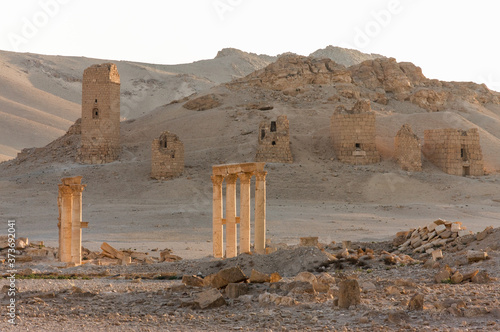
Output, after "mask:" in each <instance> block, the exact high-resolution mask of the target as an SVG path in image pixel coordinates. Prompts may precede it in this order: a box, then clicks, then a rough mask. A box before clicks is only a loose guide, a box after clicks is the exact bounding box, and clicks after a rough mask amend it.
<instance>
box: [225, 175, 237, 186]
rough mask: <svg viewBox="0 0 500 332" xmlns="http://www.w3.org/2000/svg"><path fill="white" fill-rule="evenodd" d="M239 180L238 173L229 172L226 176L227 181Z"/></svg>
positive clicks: (230, 182)
mask: <svg viewBox="0 0 500 332" xmlns="http://www.w3.org/2000/svg"><path fill="white" fill-rule="evenodd" d="M236 180H238V174H229V175H227V176H226V183H229V184H235V183H236Z"/></svg>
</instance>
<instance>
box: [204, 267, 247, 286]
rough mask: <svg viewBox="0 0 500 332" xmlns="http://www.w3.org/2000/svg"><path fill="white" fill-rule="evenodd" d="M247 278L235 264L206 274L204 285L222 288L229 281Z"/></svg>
mask: <svg viewBox="0 0 500 332" xmlns="http://www.w3.org/2000/svg"><path fill="white" fill-rule="evenodd" d="M247 279H248V278H247V277H246V276H245V274H244V273H243V271H242V270H241V269H240V268H239V267H237V266H235V267H230V268H227V269H223V270H220V271H219V272H217V273H214V274H211V275H208V276H206V277H205V279H204V281H205V282H204V283H205V285H206V286H211V287H213V288H222V287H226V286H227V285H228V284H230V283H237V282H241V281H245V280H247Z"/></svg>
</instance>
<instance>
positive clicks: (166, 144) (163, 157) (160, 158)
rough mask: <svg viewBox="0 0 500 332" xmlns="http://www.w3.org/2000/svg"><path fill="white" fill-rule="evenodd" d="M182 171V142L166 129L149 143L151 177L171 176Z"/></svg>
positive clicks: (177, 174)
mask: <svg viewBox="0 0 500 332" xmlns="http://www.w3.org/2000/svg"><path fill="white" fill-rule="evenodd" d="M183 171H184V144H183V143H182V142H181V141H180V139H179V137H177V135H175V134H171V133H169V132H168V131H165V132H163V133H162V134H161V135H160V137H159V138H155V139H154V140H153V143H152V144H151V177H152V178H154V179H158V180H159V179H162V178H172V177H176V176H179V175H181V174H182V172H183Z"/></svg>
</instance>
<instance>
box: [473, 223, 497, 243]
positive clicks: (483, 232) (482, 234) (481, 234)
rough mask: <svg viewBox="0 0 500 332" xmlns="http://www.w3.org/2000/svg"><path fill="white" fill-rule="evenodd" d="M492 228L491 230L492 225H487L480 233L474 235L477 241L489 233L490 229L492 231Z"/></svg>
mask: <svg viewBox="0 0 500 332" xmlns="http://www.w3.org/2000/svg"><path fill="white" fill-rule="evenodd" d="M492 230H493V227H492V226H488V227H486V228H485V229H484V231H482V232H480V233H478V234H477V235H476V240H478V241H482V240H484V239H485V238H486V237H487V236H488V234H489V233H491V231H492Z"/></svg>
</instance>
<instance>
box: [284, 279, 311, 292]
mask: <svg viewBox="0 0 500 332" xmlns="http://www.w3.org/2000/svg"><path fill="white" fill-rule="evenodd" d="M287 289H288V294H315V293H316V291H315V290H314V287H313V285H312V284H311V283H310V282H308V281H292V282H291V283H289V284H288V286H287Z"/></svg>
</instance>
